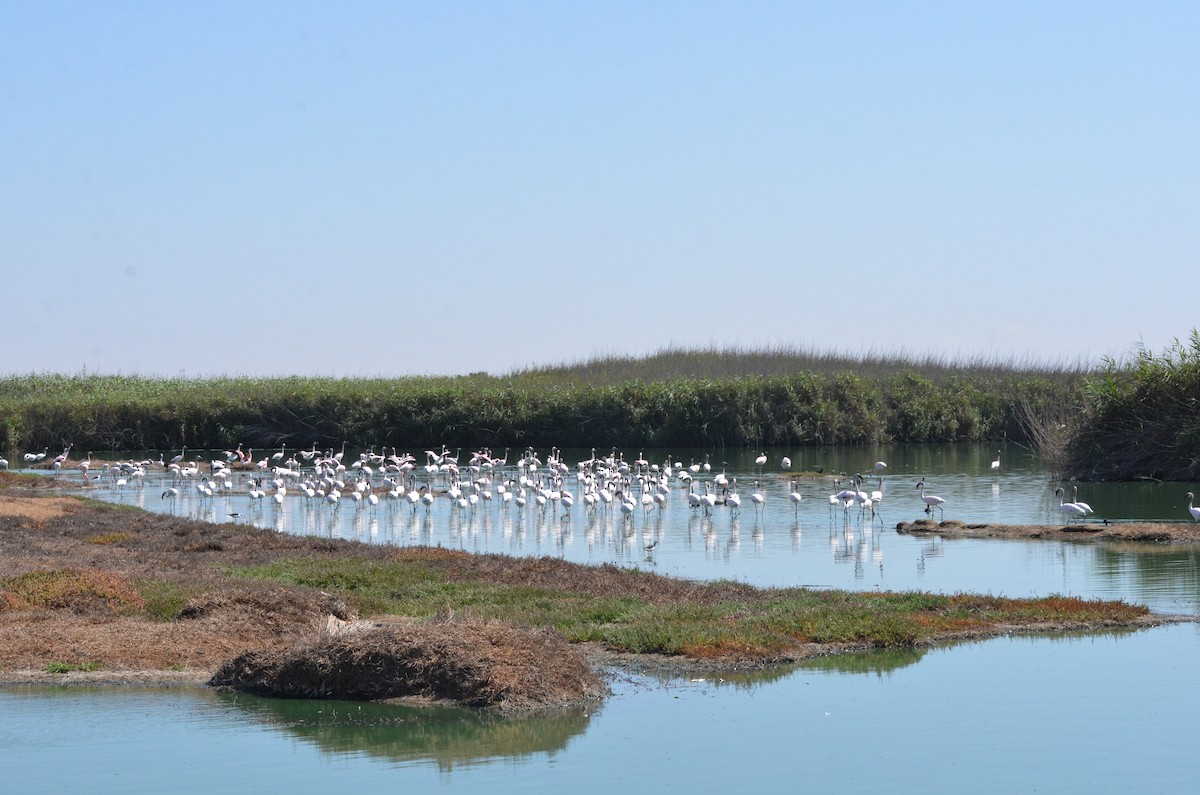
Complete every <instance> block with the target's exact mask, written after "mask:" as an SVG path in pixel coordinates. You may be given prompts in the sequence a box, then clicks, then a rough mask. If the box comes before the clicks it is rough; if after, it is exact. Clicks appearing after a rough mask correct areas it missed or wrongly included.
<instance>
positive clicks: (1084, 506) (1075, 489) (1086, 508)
mask: <svg viewBox="0 0 1200 795" xmlns="http://www.w3.org/2000/svg"><path fill="white" fill-rule="evenodd" d="M1071 491H1072V496H1073V497H1074V499H1073V500H1071V502H1073V503H1074V504H1075V505H1078V506H1079V507H1080V508H1082V509H1083V512H1084V513H1095V511H1093V510H1092V506H1090V505H1088V504H1087V503H1086V502H1080V501H1079V487H1078V486H1072V487H1071Z"/></svg>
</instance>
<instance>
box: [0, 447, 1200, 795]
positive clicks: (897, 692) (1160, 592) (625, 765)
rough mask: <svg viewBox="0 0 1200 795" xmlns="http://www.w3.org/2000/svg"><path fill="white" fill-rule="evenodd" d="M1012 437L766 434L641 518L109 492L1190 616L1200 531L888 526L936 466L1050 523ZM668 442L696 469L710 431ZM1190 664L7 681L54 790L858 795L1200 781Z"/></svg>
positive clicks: (1055, 647)
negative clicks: (245, 684) (309, 690)
mask: <svg viewBox="0 0 1200 795" xmlns="http://www.w3.org/2000/svg"><path fill="white" fill-rule="evenodd" d="M995 453H996V450H995V447H985V446H963V445H959V446H946V447H937V446H929V447H918V448H912V447H893V448H879V449H867V448H851V449H836V450H792V451H788V450H780V451H770V458H771V460H770V462H769V463H768V465H767V466H766V467H765V473H763V474H759V473H758V472H757V471H756V468H755V466H754V463H753V458H754V455H755V453H753V452H742V451H738V453H736V454H733V453H728V452H727V453H724V454H714V453H711V452H710V453H709V455H710V464H711V465H712V466H713V473H715V472H717V471H720V470H721V469H722V467H723V468H724V469H725V471H726V474H727V475H728V476H729V477H736V478H737V490H738V492H739V493H740V494H741V495H742V499H743V509H742V512H741V516H740V517H733V516H731V512H730V511H729V510H728V509H727V508H724V507H717V508H715V509H713V511H712V513H711V515H709V516H705V515H704V514H703V512H702V511H700V510H692V509H689V508H688V506H687V502H686V493H687V487H686V486H685V485H681V484H679V483H678V482H677V481H673V484H672V485H673V490H672V492H671V494H670V495H669V497H668V503H667V505H666V506H665V507H664V508H662V509H659V510H656V511H651V512H649V513H643V512H642V511H641V509H640V508H638V509H637V510H636V511H635V512H634V513H633V514H632V515H631V516H630V517H629V518H625V517H624V516H622V515H621V514H620V512H619V511H611V512H609V513H607V514H605V513H600V512H597V513H595V514H592V513H590V512H588V511H587V510H586V509H585V507H584V506H583V505H582V500H581V499H579V494H580V493H581V492H580V491H579V490H578V489H577V488H573V487H574V484H573V483H571V484H569V485H568V488H573V490H575V492H576V495H577V497H576V504H575V506H574V507H573V508H571V509H570V511H569V512H564V511H563V510H562V508H561V506H559V507H558V508H557V510H554V509H553V508H552V507H551V508H547V511H546V512H545V513H544V514H543V513H542V512H540V511H537V510H533V509H530V508H526V510H524V511H517V510H515V509H514V508H513V507H510V508H509V509H504V508H502V507H501V506H500V504H499V501H498V500H494V501H493V503H491V504H489V505H486V506H484V505H483V504H482V503H481V505H479V506H476V507H475V508H474V509H458V508H454V507H453V506H452V505H451V503H450V501H449V500H447V499H445V498H442V499H440V500H438V501H437V502H435V504H434V506H433V507H431V508H430V509H429V510H428V512H426V511H425V510H424V509H423V508H418V509H417V510H416V511H415V512H414V511H412V510H411V509H410V508H409V507H408V506H407V504H405V503H402V502H399V501H395V502H389V501H381V502H380V504H379V505H377V506H374V507H364V508H361V509H356V508H355V507H354V506H353V505H352V504H349V503H348V502H346V503H342V504H341V505H340V506H339V508H338V509H337V510H336V511H333V510H330V509H328V508H327V506H324V505H323V504H320V503H316V502H314V501H308V500H305V499H304V498H303V497H295V496H289V497H288V498H286V499H285V501H284V504H283V505H282V506H279V507H274V506H273V505H272V504H271V503H269V502H267V501H263V502H261V503H257V504H253V503H252V501H251V500H250V499H249V498H248V497H247V496H246V495H245V493H244V492H242V491H235V492H234V493H232V494H230V495H228V496H217V497H214V498H201V497H199V496H198V495H197V494H196V492H195V491H194V490H188V489H187V488H184V489H183V490H182V492H181V494H180V497H179V498H178V499H177V500H176V501H174V503H172V502H170V501H166V500H162V499H161V491H162V488H163V482H162V480H161V478H162V475H161V474H158V473H155V472H153V471H151V472H150V473H149V474H148V476H147V479H146V483H145V485H144V486H142V487H140V488H138V487H133V486H130V485H128V484H127V485H126V486H124V487H122V488H120V489H118V488H116V487H115V486H106V487H104V488H103V489H101V488H96V489H95V492H96V493H97V494H98V495H101V496H103V497H104V498H107V499H112V500H115V501H119V502H125V503H131V504H138V505H143V506H144V507H146V508H147V509H150V510H161V511H166V512H174V513H177V514H182V515H190V516H198V517H201V518H206V519H209V520H213V521H252V522H254V523H256V524H260V525H262V526H265V527H272V528H275V529H277V530H280V531H282V532H302V533H317V534H322V535H328V536H334V537H346V538H359V539H361V540H363V541H367V542H369V543H390V544H400V545H404V544H417V543H426V544H441V545H443V546H452V547H458V548H463V549H467V550H471V551H489V552H506V553H511V554H546V555H555V556H560V557H564V558H567V559H570V560H578V561H583V562H603V561H614V562H618V563H621V564H622V565H631V566H639V567H643V568H648V569H653V570H655V571H659V572H662V573H667V574H674V575H679V576H686V577H694V578H704V579H713V578H722V577H724V578H736V579H740V580H745V581H748V582H752V583H755V584H761V585H809V586H816V587H838V588H853V589H875V588H879V589H891V590H906V589H922V590H933V591H943V592H954V591H980V592H986V593H993V594H1003V595H1009V596H1026V595H1039V594H1049V593H1065V594H1073V595H1082V596H1101V597H1105V598H1121V599H1126V600H1128V601H1133V602H1139V603H1146V604H1149V605H1150V606H1151V607H1152V608H1153V609H1154V610H1156V611H1158V612H1164V613H1177V614H1195V613H1198V612H1200V606H1198V605H1200V559H1198V556H1197V551H1196V549H1195V548H1192V547H1167V546H1158V545H1123V546H1110V545H1096V544H1091V543H1086V542H1047V541H1039V542H1026V541H996V540H992V541H943V540H931V539H918V538H913V537H909V536H901V535H898V534H896V533H895V531H894V529H892V528H894V526H895V523H896V522H898V521H902V520H911V519H915V518H919V517H921V516H923V515H924V514H923V513H922V508H923V504H922V503H921V502H920V499H919V497H918V496H917V492H916V490H915V489H914V486H915V483H916V481H917V480H918V479H920V478H922V477H923V478H925V480H926V483H927V484H928V486H929V492H930V493H936V494H938V495H941V496H943V497H945V498H946V500H947V501H946V504H945V509H946V514H945V516H946V518H948V519H949V518H954V519H960V520H963V521H967V522H976V521H994V522H1006V523H1023V522H1026V523H1027V522H1056V521H1061V515H1060V514H1059V511H1058V498H1056V497H1055V496H1054V493H1053V492H1054V488H1055V486H1056V485H1059V484H1055V483H1052V482H1050V481H1049V479H1048V477H1047V474H1046V473H1045V471H1044V470H1042V468H1041V467H1040V466H1039V464H1038V462H1037V461H1036V460H1035V459H1033V458H1032V457H1030V456H1028V455H1023V454H1022V452H1021V451H1020V450H1019V449H1010V448H1005V449H1003V451H1002V455H1001V462H1002V466H1001V469H1000V470H999V471H998V472H995V473H993V472H992V471H991V469H990V467H989V463H990V461H991V460H992V459H994V458H995V457H996V456H995ZM783 455H788V456H790V457H791V459H792V462H793V465H792V469H793V470H794V471H798V470H814V469H816V468H818V467H820V468H822V469H823V470H824V473H825V475H826V476H827V477H824V478H821V479H816V480H813V479H807V478H805V479H801V480H800V490H801V492H802V494H803V497H804V499H803V501H802V502H801V503H800V505H799V506H798V507H794V506H793V505H792V504H791V502H790V500H789V498H788V491H789V478H788V477H787V476H786V474H784V473H780V471H779V462H778V459H779V458H780V457H782V456H783ZM581 457H587V454H586V453H585V454H583V455H582V456H581ZM634 457H636V454H634V455H627V458H634ZM646 457H647V458H650V459H654V458H658V459H659V460H660V461H661V460H662V459H664V458H665V457H666V454H665V453H659V454H657V455H655V454H647V456H646ZM671 457H672V458H674V459H675V460H682V461H683V463H684V464H689V463H691V462H692V461H693V460H695V461H697V462H700V461H703V459H704V452H703V451H684V452H683V453H682V454H674V453H673V454H672V455H671ZM718 459H719V460H718ZM567 460H568V461H573V460H578V459H576V458H571V457H567ZM877 460H885V461H886V462H887V463H888V467H887V469H886V470H882V471H883V473H884V474H883V491H884V495H885V496H884V500H883V502H882V503H881V504H880V506H879V510H880V514H879V516H877V517H876V518H874V519H873V520H872V517H871V516H870V515H869V514H863V515H859V513H858V512H857V510H853V511H843V510H842V509H841V508H840V506H839V507H837V508H836V509H831V507H830V506H829V504H828V500H827V495H828V494H829V493H831V492H832V491H833V490H834V484H833V475H834V474H835V473H841V472H846V473H847V474H848V475H852V474H853V473H855V472H862V473H863V474H865V475H868V478H867V483H866V486H865V487H864V490H867V491H870V490H873V489H876V488H879V480H878V477H877V476H876V474H875V472H876V470H875V469H874V462H875V461H877ZM713 473H710V474H709V475H708V477H709V478H711V477H712V474H713ZM66 476H67V475H64V477H66ZM76 476H77V473H76ZM756 480H757V481H759V488H760V489H761V490H762V493H763V494H765V496H766V502H765V505H764V508H763V510H762V512H761V513H758V512H756V511H755V510H754V508H753V507H752V506H751V504H750V500H749V496H750V494H751V492H752V491H754V488H755V485H754V483H755V481H756ZM99 483H100V482H99V481H98V482H97V485H99ZM187 485H190V484H187ZM1198 488H1200V487H1197V486H1196V484H1165V485H1164V484H1153V483H1145V484H1136V485H1127V484H1122V485H1109V486H1098V485H1096V484H1081V488H1080V495H1079V496H1080V499H1082V500H1086V501H1088V502H1089V503H1090V504H1091V505H1092V506H1093V508H1094V509H1095V510H1096V514H1095V515H1096V516H1099V517H1105V518H1108V519H1110V520H1121V519H1133V518H1137V519H1172V520H1179V519H1180V517H1181V516H1182V518H1184V519H1186V518H1187V513H1186V502H1185V500H1184V499H1183V493H1184V492H1186V491H1189V490H1190V491H1196V490H1198ZM493 489H494V486H493ZM377 493H378V492H377ZM231 513H236V514H238V516H236V517H231V516H229V514H231ZM564 513H566V515H567V516H569V518H564ZM651 543H653V544H654V546H653V548H652V549H650V550H646V549H645V547H646V546H648V545H649V544H651ZM1197 660H1200V630H1198V627H1197V625H1195V624H1182V625H1172V626H1167V627H1162V628H1157V629H1151V630H1144V631H1139V632H1132V633H1115V634H1113V633H1108V634H1100V635H1089V636H1070V637H1037V638H1000V639H994V640H989V641H986V642H980V643H973V644H966V645H958V646H954V647H949V648H941V649H935V650H929V651H925V652H901V653H887V654H874V655H864V656H855V657H850V658H839V659H836V660H824V661H818V662H816V663H813V664H810V665H806V666H802V667H797V668H794V669H788V670H779V671H773V672H771V673H770V674H767V675H765V676H762V677H759V678H739V679H707V680H705V681H689V680H668V681H658V680H653V679H647V678H638V677H629V676H619V677H617V678H616V679H615V680H614V682H613V687H614V695H613V697H612V698H611V699H609V700H608V701H606V702H605V703H604V704H603V705H602V706H600V707H598V708H596V709H595V710H590V711H589V710H582V711H574V712H570V713H561V714H555V715H553V716H548V717H547V716H541V717H538V718H536V719H532V718H525V719H498V718H495V717H492V716H483V715H477V714H474V713H470V712H466V711H462V710H441V709H439V710H428V709H410V708H401V707H390V706H379V705H367V704H362V705H360V704H345V703H338V702H319V703H310V702H286V701H273V700H268V699H257V698H251V697H247V696H242V695H237V696H230V695H224V694H216V693H210V692H207V691H205V690H203V689H193V688H165V689H153V688H152V689H131V690H124V689H97V690H83V689H75V688H72V689H54V688H8V689H4V690H0V714H2V715H4V718H5V720H4V721H2V722H0V774H2V775H3V778H2V779H0V780H3V781H5V782H6V783H10V784H12V785H13V786H15V787H16V789H15V790H14V791H40V792H49V791H64V792H65V791H81V790H82V791H90V792H156V791H163V790H164V789H170V790H172V791H196V792H200V791H204V792H209V791H213V790H216V789H220V790H222V791H230V792H233V791H251V790H254V789H262V788H263V787H270V788H271V789H279V788H283V787H287V788H288V789H291V790H293V791H298V792H318V791H330V790H332V789H334V788H338V789H340V788H342V787H343V786H345V785H346V783H347V782H348V781H353V782H354V786H355V787H356V788H358V789H361V790H363V791H379V790H382V789H384V788H389V789H394V788H397V787H421V788H425V789H432V788H435V787H438V788H441V787H452V788H453V789H455V790H456V791H472V790H478V791H489V792H495V791H515V790H517V789H522V790H526V789H532V790H533V791H540V790H547V789H549V788H551V787H564V786H570V787H571V788H573V789H574V790H577V791H583V792H592V791H596V792H600V791H604V792H607V791H610V790H611V789H612V788H613V787H614V786H620V787H624V788H632V789H633V790H635V791H658V790H662V789H666V788H677V789H690V790H693V791H699V792H707V791H717V790H723V789H729V788H734V787H736V788H738V789H741V788H744V787H745V785H746V783H747V782H748V781H753V782H755V784H756V785H757V786H759V787H760V788H765V789H766V790H768V791H782V790H788V791H793V790H795V789H796V787H797V786H799V783H800V782H802V783H803V784H805V785H808V788H810V789H815V790H817V791H841V792H855V791H857V792H878V791H880V790H881V789H883V788H889V789H894V790H897V791H921V792H959V791H962V790H964V789H967V788H969V789H970V790H972V791H987V792H1013V791H1030V790H1044V791H1053V792H1096V791H1108V792H1113V791H1124V792H1132V791H1137V792H1194V791H1197V787H1198V786H1200V774H1198V773H1197V772H1196V768H1195V767H1194V766H1192V765H1191V764H1190V762H1189V760H1190V758H1191V755H1192V753H1193V752H1194V748H1195V744H1196V740H1197V739H1198V738H1200V732H1197V731H1196V729H1195V728H1194V724H1195V718H1196V715H1197V707H1200V703H1198V702H1200V689H1198V688H1195V687H1193V686H1191V684H1189V683H1190V682H1191V681H1192V679H1194V670H1195V664H1196V661H1197ZM185 771H186V772H185Z"/></svg>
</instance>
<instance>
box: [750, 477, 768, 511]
mask: <svg viewBox="0 0 1200 795" xmlns="http://www.w3.org/2000/svg"><path fill="white" fill-rule="evenodd" d="M750 502H752V503H754V512H755V514H756V515H757V514H759V513H762V512H763V511H765V510H766V509H767V497H766V495H764V494H763V493H762V492H761V491H760V490H759V487H758V481H757V480H756V481H754V492H753V493H752V494H751V495H750Z"/></svg>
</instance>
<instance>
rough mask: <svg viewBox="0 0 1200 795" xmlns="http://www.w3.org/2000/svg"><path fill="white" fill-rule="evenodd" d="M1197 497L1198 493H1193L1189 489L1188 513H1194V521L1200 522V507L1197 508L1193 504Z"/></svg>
mask: <svg viewBox="0 0 1200 795" xmlns="http://www.w3.org/2000/svg"><path fill="white" fill-rule="evenodd" d="M1195 499H1196V495H1194V494H1192V493H1191V492H1190V491H1189V492H1188V493H1187V501H1188V513H1190V514H1191V515H1192V521H1193V522H1200V508H1197V507H1195V506H1193V505H1192V501H1193V500H1195Z"/></svg>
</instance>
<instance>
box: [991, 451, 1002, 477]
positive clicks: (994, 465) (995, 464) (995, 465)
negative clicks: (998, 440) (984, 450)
mask: <svg viewBox="0 0 1200 795" xmlns="http://www.w3.org/2000/svg"><path fill="white" fill-rule="evenodd" d="M998 469H1000V451H999V450H997V451H996V460H995V461H993V462H992V471H993V472H995V471H996V470H998Z"/></svg>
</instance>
